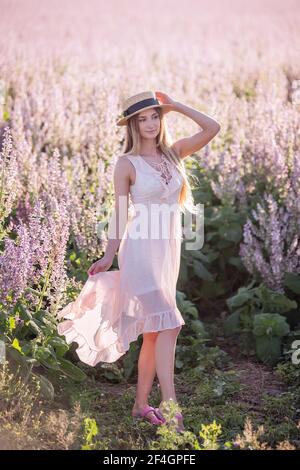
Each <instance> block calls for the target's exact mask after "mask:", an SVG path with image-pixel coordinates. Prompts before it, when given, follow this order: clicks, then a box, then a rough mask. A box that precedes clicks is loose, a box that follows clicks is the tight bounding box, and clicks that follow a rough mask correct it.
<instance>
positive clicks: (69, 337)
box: [57, 307, 185, 366]
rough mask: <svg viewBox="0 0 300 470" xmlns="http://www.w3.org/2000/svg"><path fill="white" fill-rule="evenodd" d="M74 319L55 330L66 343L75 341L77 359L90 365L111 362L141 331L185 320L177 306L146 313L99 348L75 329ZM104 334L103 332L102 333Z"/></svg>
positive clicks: (154, 329)
mask: <svg viewBox="0 0 300 470" xmlns="http://www.w3.org/2000/svg"><path fill="white" fill-rule="evenodd" d="M75 323H76V319H75V320H66V321H63V322H61V323H59V324H58V327H57V330H58V333H59V334H60V335H63V336H65V339H66V342H67V344H70V343H72V342H76V343H77V344H78V348H77V349H76V353H77V355H78V357H79V359H80V360H81V361H82V362H84V363H85V364H88V365H90V366H95V365H96V364H97V363H99V362H106V363H112V362H115V361H116V360H118V359H119V358H120V357H121V356H123V355H124V354H125V353H126V352H127V351H128V350H129V348H130V343H132V342H134V341H136V340H137V338H138V336H139V335H140V334H142V333H150V332H158V331H163V330H168V329H173V328H176V327H179V326H182V325H185V321H184V320H183V318H182V315H181V313H180V311H179V309H178V308H177V307H175V308H174V309H171V310H167V311H165V312H159V313H155V314H152V315H147V317H146V318H145V319H140V320H139V319H136V320H135V322H134V323H132V324H131V325H130V326H129V327H128V328H127V329H126V330H125V332H124V334H123V335H122V338H118V339H117V340H116V341H115V342H114V343H112V344H110V345H109V346H107V347H105V348H103V349H101V350H99V349H97V347H95V345H91V344H89V341H88V340H87V338H86V337H85V336H84V335H83V333H82V332H81V331H78V330H77V329H76V324H75ZM104 334H105V333H104Z"/></svg>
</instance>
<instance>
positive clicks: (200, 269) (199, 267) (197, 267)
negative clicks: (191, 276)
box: [193, 259, 214, 282]
mask: <svg viewBox="0 0 300 470" xmlns="http://www.w3.org/2000/svg"><path fill="white" fill-rule="evenodd" d="M193 267H194V273H195V274H196V275H197V276H198V277H200V279H204V280H205V281H210V282H212V281H213V280H214V277H213V275H212V274H211V273H210V272H209V271H208V270H207V269H206V268H205V267H204V265H203V264H202V263H201V262H200V261H199V260H197V259H194V260H193Z"/></svg>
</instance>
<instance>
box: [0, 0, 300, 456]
mask: <svg viewBox="0 0 300 470" xmlns="http://www.w3.org/2000/svg"><path fill="white" fill-rule="evenodd" d="M0 9H1V15H0V150H1V156H0V344H1V348H0V359H1V354H2V363H3V364H2V365H1V360H0V365H1V370H0V372H1V374H2V375H1V380H0V392H1V394H2V395H1V396H2V398H1V396H0V423H1V427H3V429H5V430H6V431H5V432H6V433H11V434H12V436H14V439H16V440H15V442H16V444H15V445H16V447H18V446H19V448H52V449H54V448H65V449H70V448H102V449H104V448H108V449H110V448H115V449H118V448H124V449H125V448H132V449H148V448H158V449H164V448H174V449H178V448H182V449H184V448H194V449H197V448H199V446H200V447H201V446H204V447H205V446H206V448H207V447H209V448H212V449H217V448H251V446H252V448H253V447H254V448H257V449H261V448H263V446H264V444H260V443H259V436H258V435H257V434H255V432H256V431H253V429H252V428H251V424H249V422H248V421H246V423H245V421H244V418H245V415H247V416H248V415H249V416H250V418H251V419H252V421H253V422H254V423H255V425H257V426H260V425H261V424H262V425H265V426H266V428H267V431H266V433H265V434H264V435H263V437H262V442H266V444H265V445H266V446H270V447H273V448H275V447H276V446H279V447H280V448H300V439H299V424H298V423H300V415H299V408H300V394H299V391H298V389H299V384H300V373H299V366H298V364H297V361H296V360H294V359H293V358H294V357H295V354H294V353H295V346H294V344H295V343H294V341H295V340H297V339H300V59H299V58H300V4H299V2H298V1H297V0H286V1H285V2H284V3H283V2H280V1H279V0H261V1H258V0H254V1H252V2H251V3H250V2H248V1H243V0H231V1H230V0H223V1H221V0H220V1H218V0H211V1H210V2H205V1H204V0H186V1H185V2H180V1H179V0H164V1H161V0H152V1H151V2H146V1H145V0H139V1H136V0H134V1H133V0H110V1H109V2H105V1H104V0H89V1H83V0H64V2H59V1H58V0H51V1H46V0H44V1H38V0H26V2H24V1H21V0H0ZM144 90H163V91H165V92H166V93H167V94H169V95H170V96H171V97H172V98H173V99H175V100H177V101H180V102H183V103H185V104H188V105H189V106H193V107H194V108H196V109H198V110H200V111H203V112H205V113H207V114H209V115H211V116H212V117H214V118H215V119H216V120H217V121H218V122H219V123H220V124H221V131H220V132H219V133H218V135H217V136H216V138H214V139H213V141H212V142H211V143H209V144H208V145H206V146H205V147H204V148H203V149H201V151H199V152H197V154H194V155H191V157H189V158H187V159H186V160H185V164H186V168H187V172H188V174H190V175H191V176H192V175H193V176H195V179H194V181H197V183H195V182H194V183H193V195H194V199H195V202H196V203H198V202H200V203H202V204H204V207H205V219H204V223H205V236H204V246H203V248H202V249H201V250H199V251H196V250H194V251H185V250H184V249H183V250H182V260H181V269H180V275H179V279H178V291H177V301H178V307H179V308H180V311H181V312H182V314H183V316H184V318H185V320H186V323H187V326H186V328H185V331H184V332H183V333H182V335H181V338H180V339H179V341H178V346H177V354H176V372H177V373H178V374H177V376H178V387H179V390H180V391H179V399H181V398H182V403H183V408H184V410H186V413H185V414H186V416H187V425H186V427H187V428H188V429H189V430H190V434H188V435H187V436H185V437H184V438H182V439H181V440H177V441H176V439H175V438H174V436H173V435H172V433H171V432H170V435H169V434H165V435H164V434H162V435H159V433H158V435H157V436H154V434H153V430H150V429H148V428H147V429H146V431H147V432H146V433H145V431H144V430H143V429H142V430H140V429H139V428H138V427H137V425H134V426H132V423H131V421H130V413H129V412H128V410H130V404H131V402H132V399H133V388H134V384H135V379H136V372H137V371H136V359H137V356H138V352H139V346H140V341H138V342H137V343H136V344H132V345H131V348H130V351H129V352H128V353H127V354H126V357H125V358H122V359H121V360H120V361H118V362H117V364H113V365H112V364H109V367H108V365H107V364H106V365H103V364H99V365H98V366H97V367H95V368H94V369H93V370H92V368H90V367H86V366H85V365H84V364H82V363H80V361H78V358H77V356H76V353H75V347H76V345H74V344H72V345H68V344H67V343H66V342H65V340H64V338H63V337H61V336H59V335H58V334H57V331H56V327H57V318H56V315H57V312H58V310H59V309H61V308H62V307H63V306H64V305H65V304H67V303H68V302H70V301H72V300H73V299H75V298H76V296H77V294H78V293H79V291H80V290H81V288H82V286H83V284H84V283H85V280H86V279H87V269H88V268H89V266H90V265H91V264H92V262H93V261H95V260H96V259H98V258H100V257H101V256H102V254H103V252H104V250H105V246H106V242H107V233H106V230H105V227H106V224H107V221H108V217H109V213H110V210H111V207H112V203H113V200H114V188H113V180H112V175H113V169H114V164H115V162H116V159H117V157H118V155H119V154H120V151H121V148H122V144H123V138H124V129H122V128H120V127H117V126H116V124H115V123H116V120H117V118H118V117H119V114H120V112H121V105H122V102H123V100H124V99H125V98H126V97H128V96H130V95H133V94H135V93H139V92H140V91H144ZM166 120H167V125H168V129H169V132H170V134H171V136H172V138H173V140H177V139H178V138H181V137H185V136H189V135H192V134H193V133H194V132H196V131H197V126H196V125H195V123H194V122H193V121H191V120H189V119H187V118H186V117H185V116H183V115H180V114H179V113H172V112H171V113H168V114H167V116H166ZM113 268H117V260H114V265H113ZM228 338H230V340H228ZM229 344H230V347H228V345H229ZM231 346H232V348H233V349H232V348H231ZM293 354H294V355H293ZM4 356H5V358H6V359H7V361H8V363H9V365H10V367H11V368H12V370H16V368H17V370H18V372H20V375H21V377H22V380H24V381H25V384H26V387H27V386H30V385H32V383H33V382H34V383H35V382H36V383H37V385H38V387H39V389H40V391H41V397H42V398H41V400H45V403H44V402H39V403H44V404H43V405H42V406H41V405H39V406H41V410H43V411H42V413H46V416H47V417H48V420H47V423H48V424H47V426H48V427H43V424H42V422H43V421H42V417H41V416H40V415H39V416H38V417H37V415H36V414H34V412H33V410H31V408H30V407H29V406H27V404H29V403H30V402H32V400H31V399H30V396H33V395H30V393H32V394H33V393H34V392H33V391H31V392H30V391H28V398H26V397H27V395H26V396H25V398H22V399H19V398H16V397H17V395H18V386H17V385H16V384H14V383H13V380H14V379H13V378H12V377H9V375H7V374H8V373H7V371H6V370H5V368H6V366H4V362H5V361H4ZM237 357H238V358H239V360H240V361H241V363H240V364H241V365H242V366H246V367H248V368H249V370H250V369H251V370H253V364H254V365H255V367H254V369H255V371H259V373H260V374H266V377H268V380H267V381H266V383H267V382H268V384H267V385H266V387H267V388H266V389H264V388H263V387H262V388H260V389H259V397H258V396H256V398H257V400H258V401H257V402H255V404H253V402H251V398H249V397H250V393H249V394H248V395H247V393H246V394H245V395H247V397H246V398H245V395H243V393H242V392H241V390H242V388H241V387H242V386H243V385H245V386H246V389H247V387H248V389H249V390H250V389H251V387H252V388H253V390H257V387H256V385H257V383H256V382H255V381H258V376H257V375H255V373H254V372H253V377H254V376H255V377H254V378H253V382H251V383H249V382H247V381H246V379H245V381H244V382H245V383H243V380H242V379H241V378H239V377H233V375H234V374H233V369H234V368H235V367H234V364H233V366H232V362H231V361H232V360H234V359H235V358H237ZM296 359H297V358H296ZM243 360H245V361H246V362H245V363H244V362H242V361H243ZM237 368H238V367H237ZM184 383H189V384H190V387H191V388H190V390H192V391H193V394H192V396H187V394H186V389H185V388H184V386H183V384H184ZM5 384H6V385H5ZM7 384H10V385H9V386H8V385H7ZM25 384H24V386H25ZM111 384H113V385H111ZM272 384H273V385H274V384H275V385H274V386H273V387H272ZM181 386H182V388H180V387H181ZM82 387H83V388H82ZM84 387H87V388H84ZM114 387H115V390H116V391H115V392H114V393H115V394H116V395H115V396H113V398H114V400H115V401H117V400H116V396H117V393H118V392H117V391H119V392H120V397H121V398H120V400H119V402H118V405H119V406H120V407H121V408H122V412H121V413H120V409H118V407H117V404H115V405H113V404H112V403H110V402H109V401H108V398H109V397H110V398H111V396H112V395H113V392H112V390H113V388H114ZM118 387H119V388H118ZM274 389H275V391H274ZM270 390H271V391H270ZM236 394H238V395H236ZM264 394H266V395H264ZM66 396H67V398H66ZM237 396H238V398H237V399H236V397H237ZM54 397H56V402H55V404H53V403H54ZM156 398H157V399H158V396H156V395H154V399H156ZM60 399H61V401H59V400H60ZM95 399H96V401H98V403H99V407H98V408H97V405H95V404H94V402H95ZM14 400H16V403H17V405H16V407H14V406H13V405H12V403H15V401H14ZM37 400H38V399H37ZM64 400H65V401H66V400H68V404H70V401H71V402H77V400H78V401H79V403H80V407H81V408H80V409H79V408H76V406H75V408H74V409H72V411H70V410H71V408H70V407H68V406H69V405H68V406H67V405H66V403H65V401H64ZM234 402H236V403H237V406H238V408H237V407H234V405H233V403H234ZM51 403H52V404H51ZM207 403H210V405H211V407H210V410H211V412H210V411H208V408H209V407H207V406H206V405H207ZM228 403H230V405H228ZM231 403H232V404H231ZM9 404H10V405H9ZM72 404H73V403H72ZM39 406H37V408H36V409H38V408H39ZM64 406H65V408H64V411H63V410H62V409H61V408H63V407H64ZM105 406H106V407H107V408H106V412H107V418H109V420H112V421H113V420H114V419H118V425H116V428H115V430H113V429H112V427H113V426H112V425H111V426H110V427H107V429H106V428H105V425H104V423H102V422H101V419H102V416H103V407H105ZM59 407H60V408H59ZM100 411H102V412H100ZM221 411H222V412H221ZM214 412H216V413H218V416H217V415H214ZM35 413H37V411H36V412H35ZM60 413H62V415H60ZM126 413H127V415H128V416H126ZM189 413H190V414H189ZM122 414H123V415H124V416H125V418H124V422H123V421H122V422H119V416H120V415H122ZM21 415H22V419H21V418H20V416H21ZM24 416H25V417H26V419H25V417H24ZM60 416H62V417H61V418H60ZM50 417H51V419H50ZM90 417H91V419H90ZM116 417H118V418H116ZM217 417H220V420H219V423H220V424H221V425H222V432H223V434H221V431H220V429H219V428H218V427H217V425H216V424H212V423H213V420H214V419H215V418H217ZM94 418H95V419H96V421H95V420H94ZM20 419H21V421H20ZM49 419H50V421H49ZM98 419H99V421H98ZM18 420H19V421H18ZM16 422H18V424H19V429H21V430H23V431H24V432H23V434H24V436H25V435H26V439H25V437H24V436H23V437H22V436H21V438H20V436H19V437H18V439H19V438H20V440H19V441H18V439H17V437H16V436H15V435H14V432H15V423H16ZM49 422H50V423H52V424H54V425H55V424H56V425H59V426H60V431H59V432H60V433H61V434H60V436H61V439H60V438H59V437H57V436H56V437H55V438H54V436H53V435H52V434H51V433H52V430H51V425H49ZM82 422H84V428H82V427H81V425H82ZM96 422H98V424H101V425H102V428H101V429H102V434H101V437H99V436H98V438H97V439H96V437H95V439H96V440H95V441H93V443H92V442H91V441H89V440H88V438H87V437H86V436H88V435H89V436H91V435H94V436H97V435H98V434H97V424H96ZM70 423H73V424H72V425H71V427H72V426H73V431H70V434H68V433H67V430H68V426H69V425H70ZM203 423H206V424H205V425H204V424H203ZM201 424H203V426H204V427H203V429H202V436H201V435H200V436H201V438H202V441H201V439H200V441H201V442H200V443H199V442H198V441H196V440H195V439H196V437H195V435H194V434H193V433H195V434H196V435H198V432H199V430H200V428H201ZM28 426H29V427H30V432H28ZM205 426H208V427H205ZM41 429H42V430H43V434H41ZM124 429H125V430H126V432H124ZM89 431H90V432H89ZM93 432H94V434H93ZM243 432H244V434H243V435H242V433H243ZM72 433H73V434H72ZM238 433H240V436H239V437H237V435H238ZM21 434H22V432H21ZM258 434H259V432H258ZM219 435H220V436H221V437H219ZM259 435H260V434H259ZM29 436H31V437H30V438H29ZM205 436H206V437H207V436H208V437H207V438H206V437H205ZM241 436H243V437H241ZM30 439H31V440H30ZM172 439H174V440H172ZM18 442H19V444H18ZM203 443H204V444H203ZM164 446H165V447H164ZM168 446H169V447H168ZM197 446H198V447H197ZM6 447H7V442H3V443H2V436H1V434H0V448H6Z"/></svg>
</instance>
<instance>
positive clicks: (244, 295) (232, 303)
mask: <svg viewBox="0 0 300 470" xmlns="http://www.w3.org/2000/svg"><path fill="white" fill-rule="evenodd" d="M252 298H253V294H251V293H250V292H248V291H247V290H246V289H243V290H242V289H239V291H238V293H237V294H236V295H234V296H232V297H230V298H229V299H227V300H226V304H227V305H228V307H229V309H230V310H231V311H232V310H234V309H236V308H237V307H241V306H242V305H244V304H245V303H246V302H248V300H250V299H252Z"/></svg>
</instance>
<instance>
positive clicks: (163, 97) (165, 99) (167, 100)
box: [155, 91, 176, 114]
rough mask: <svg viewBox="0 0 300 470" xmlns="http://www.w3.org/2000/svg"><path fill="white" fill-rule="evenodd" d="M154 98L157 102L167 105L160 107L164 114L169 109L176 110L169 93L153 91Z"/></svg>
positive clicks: (174, 102)
mask: <svg viewBox="0 0 300 470" xmlns="http://www.w3.org/2000/svg"><path fill="white" fill-rule="evenodd" d="M155 95H156V98H157V99H158V101H159V104H164V105H167V106H165V107H164V108H162V111H163V113H164V114H166V113H169V112H170V111H175V110H176V101H174V100H173V99H172V98H171V97H170V96H169V95H167V94H166V93H163V92H162V91H156V92H155Z"/></svg>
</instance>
